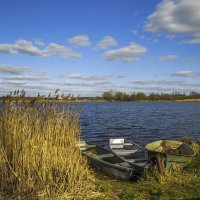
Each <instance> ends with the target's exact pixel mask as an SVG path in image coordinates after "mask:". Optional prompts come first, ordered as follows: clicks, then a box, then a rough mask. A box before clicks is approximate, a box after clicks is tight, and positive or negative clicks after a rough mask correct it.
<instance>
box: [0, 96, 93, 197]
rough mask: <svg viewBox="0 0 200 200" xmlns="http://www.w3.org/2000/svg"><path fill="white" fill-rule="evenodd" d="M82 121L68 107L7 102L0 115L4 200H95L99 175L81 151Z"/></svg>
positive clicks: (1, 194) (0, 178)
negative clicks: (95, 178)
mask: <svg viewBox="0 0 200 200" xmlns="http://www.w3.org/2000/svg"><path fill="white" fill-rule="evenodd" d="M65 105H66V104H65ZM78 120H79V111H78V110H77V109H76V108H73V109H72V108H71V107H70V106H69V105H68V107H67V108H66V106H65V108H61V107H60V106H59V104H52V103H47V104H45V105H43V104H41V103H37V102H29V103H27V102H26V103H22V102H20V103H13V102H12V98H11V99H7V100H6V102H4V103H3V106H2V109H1V111H0V190H1V191H0V198H5V199H89V198H91V197H92V191H94V186H93V184H94V176H93V173H92V172H91V171H89V170H88V167H87V161H86V160H85V158H83V157H82V155H81V152H80V150H79V148H78V147H77V142H78V141H79V136H80V135H79V134H80V131H79V124H78Z"/></svg>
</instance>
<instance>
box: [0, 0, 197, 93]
mask: <svg viewBox="0 0 200 200" xmlns="http://www.w3.org/2000/svg"><path fill="white" fill-rule="evenodd" d="M199 10H200V0H190V1H189V0H152V1H147V0H59V1H58V0H29V1H27V0H1V1H0V96H2V95H7V94H9V93H10V91H14V90H18V89H19V90H22V89H24V90H25V91H26V94H27V95H30V96H35V95H37V94H38V93H40V94H41V95H48V94H49V93H52V94H53V92H54V91H55V90H56V89H60V90H59V92H60V93H61V94H62V93H64V94H65V95H68V94H73V95H74V96H76V95H80V96H101V95H102V94H103V92H105V91H110V90H112V91H121V92H126V93H134V92H144V93H147V94H148V93H151V92H155V93H171V92H181V93H183V92H185V93H189V92H191V91H196V92H200V12H199Z"/></svg>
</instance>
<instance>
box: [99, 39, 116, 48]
mask: <svg viewBox="0 0 200 200" xmlns="http://www.w3.org/2000/svg"><path fill="white" fill-rule="evenodd" d="M116 45H117V41H116V40H115V39H114V38H113V37H111V36H105V37H104V38H103V39H102V40H100V41H99V42H98V44H97V46H96V49H108V48H109V47H113V46H116Z"/></svg>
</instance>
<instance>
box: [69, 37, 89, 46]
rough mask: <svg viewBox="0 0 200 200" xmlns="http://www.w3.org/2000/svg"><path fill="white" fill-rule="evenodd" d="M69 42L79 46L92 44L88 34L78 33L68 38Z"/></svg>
mask: <svg viewBox="0 0 200 200" xmlns="http://www.w3.org/2000/svg"><path fill="white" fill-rule="evenodd" d="M68 41H69V43H71V44H72V45H74V46H77V47H88V46H90V45H91V42H90V39H89V37H88V35H76V36H74V37H72V38H69V39H68Z"/></svg>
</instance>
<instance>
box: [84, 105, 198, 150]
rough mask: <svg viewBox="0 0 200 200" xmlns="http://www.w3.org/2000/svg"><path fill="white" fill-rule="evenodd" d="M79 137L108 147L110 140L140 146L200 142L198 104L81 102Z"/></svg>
mask: <svg viewBox="0 0 200 200" xmlns="http://www.w3.org/2000/svg"><path fill="white" fill-rule="evenodd" d="M80 105H81V107H82V114H81V118H80V124H81V132H82V134H81V137H82V138H83V139H87V140H88V141H92V142H95V143H97V144H100V145H103V146H107V145H108V139H109V138H111V137H125V138H129V139H131V140H133V141H135V142H137V143H139V144H140V145H142V146H144V145H145V144H146V143H149V142H151V141H155V140H159V139H175V140H181V139H182V138H183V137H190V138H192V139H193V140H200V103H194V102H191V103H189V102H102V103H96V102H83V103H80Z"/></svg>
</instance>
